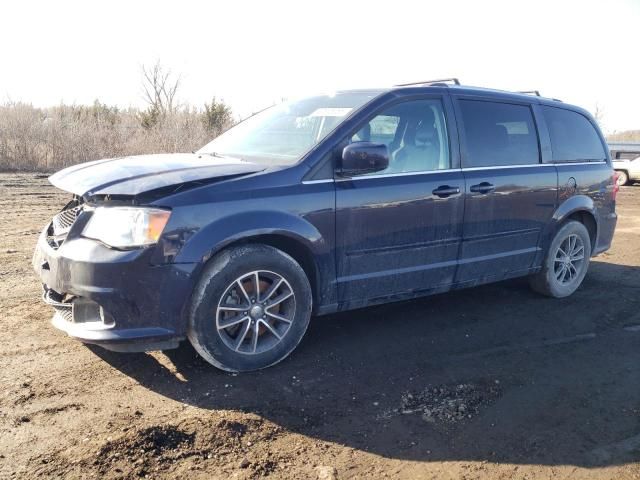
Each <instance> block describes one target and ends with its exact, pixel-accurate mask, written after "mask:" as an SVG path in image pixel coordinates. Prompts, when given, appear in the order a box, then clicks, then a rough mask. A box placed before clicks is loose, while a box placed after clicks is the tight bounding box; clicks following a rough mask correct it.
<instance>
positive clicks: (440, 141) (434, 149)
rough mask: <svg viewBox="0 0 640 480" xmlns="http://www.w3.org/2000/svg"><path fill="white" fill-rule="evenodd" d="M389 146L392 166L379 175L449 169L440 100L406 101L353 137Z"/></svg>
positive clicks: (366, 124)
mask: <svg viewBox="0 0 640 480" xmlns="http://www.w3.org/2000/svg"><path fill="white" fill-rule="evenodd" d="M354 142H374V143H382V144H384V145H386V146H387V149H388V151H389V167H388V168H387V169H385V170H383V171H382V172H376V174H389V173H407V172H424V171H433V170H442V169H447V168H449V165H450V163H449V138H448V136H447V127H446V123H445V117H444V109H443V107H442V102H440V100H414V101H410V102H404V103H400V104H397V105H394V106H392V107H389V108H388V109H387V110H385V111H383V112H381V113H379V114H378V115H376V116H375V117H373V118H372V119H371V120H369V121H368V122H367V123H365V124H364V125H363V126H362V127H361V128H360V130H358V131H357V132H356V133H355V134H354V135H353V136H352V137H351V139H350V143H354Z"/></svg>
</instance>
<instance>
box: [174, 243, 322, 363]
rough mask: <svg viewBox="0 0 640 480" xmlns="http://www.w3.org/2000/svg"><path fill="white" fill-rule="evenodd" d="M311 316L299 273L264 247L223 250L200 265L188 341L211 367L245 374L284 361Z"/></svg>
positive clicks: (281, 255) (280, 255)
mask: <svg viewBox="0 0 640 480" xmlns="http://www.w3.org/2000/svg"><path fill="white" fill-rule="evenodd" d="M310 317H311V288H310V286H309V280H308V279H307V276H306V275H305V272H304V270H302V268H301V267H300V265H298V263H297V262H296V261H295V260H294V259H293V258H291V257H290V256H289V255H287V254H286V253H284V252H282V251H280V250H278V249H276V248H273V247H270V246H267V245H243V246H239V247H235V248H230V249H227V250H224V251H222V252H221V253H219V254H218V255H217V256H215V257H214V258H213V259H212V260H211V261H210V262H209V264H208V265H207V266H206V267H205V269H204V272H203V273H202V277H201V279H200V281H199V283H198V285H197V287H196V289H195V291H194V294H193V298H192V304H191V310H190V316H189V330H188V333H187V335H188V337H189V340H190V341H191V344H192V345H193V346H194V348H195V349H196V351H197V352H198V353H199V354H200V355H201V356H202V357H203V358H204V359H205V360H206V361H208V362H209V363H211V364H212V365H214V366H216V367H218V368H220V369H222V370H227V371H234V372H237V371H250V370H258V369H261V368H265V367H268V366H271V365H273V364H275V363H278V362H279V361H281V360H283V359H284V358H285V357H287V356H288V355H289V354H290V353H291V352H292V351H293V349H294V348H295V347H296V346H297V345H298V343H299V342H300V340H301V339H302V337H303V335H304V333H305V331H306V329H307V326H308V325H309V319H310Z"/></svg>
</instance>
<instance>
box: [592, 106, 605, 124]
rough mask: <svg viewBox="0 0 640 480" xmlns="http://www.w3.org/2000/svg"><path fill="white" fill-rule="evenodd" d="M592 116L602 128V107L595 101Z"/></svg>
mask: <svg viewBox="0 0 640 480" xmlns="http://www.w3.org/2000/svg"><path fill="white" fill-rule="evenodd" d="M593 118H595V119H596V122H598V125H599V126H600V128H601V129H602V130H604V109H603V108H602V106H601V105H600V104H599V103H596V106H595V108H594V110H593Z"/></svg>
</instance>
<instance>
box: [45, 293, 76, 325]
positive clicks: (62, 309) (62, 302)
mask: <svg viewBox="0 0 640 480" xmlns="http://www.w3.org/2000/svg"><path fill="white" fill-rule="evenodd" d="M42 287H43V291H42V299H43V300H44V302H45V303H47V304H49V305H51V306H52V307H53V309H54V310H55V313H54V316H55V317H58V318H60V319H62V320H64V321H65V322H73V300H74V298H73V297H70V296H69V295H65V294H61V293H58V292H56V291H54V290H51V289H50V288H47V287H46V286H45V285H43V286H42Z"/></svg>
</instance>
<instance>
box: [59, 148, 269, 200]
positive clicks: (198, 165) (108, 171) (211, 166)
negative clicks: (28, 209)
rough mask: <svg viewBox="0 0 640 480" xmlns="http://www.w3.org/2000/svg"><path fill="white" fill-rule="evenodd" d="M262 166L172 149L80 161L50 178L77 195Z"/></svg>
mask: <svg viewBox="0 0 640 480" xmlns="http://www.w3.org/2000/svg"><path fill="white" fill-rule="evenodd" d="M264 169H265V167H264V166H262V165H256V164H253V163H247V162H243V161H240V160H238V159H234V158H216V157H212V156H210V155H198V154H195V153H171V154H157V155H137V156H134V157H121V158H112V159H105V160H96V161H93V162H87V163H81V164H80V165H75V166H73V167H69V168H65V169H64V170H60V171H59V172H57V173H55V174H53V175H51V176H50V177H49V181H50V182H51V183H52V184H53V185H54V186H56V187H58V188H60V189H62V190H66V191H68V192H71V193H74V194H76V195H80V196H93V195H138V194H140V193H144V192H148V191H150V190H155V189H157V188H162V187H168V186H171V185H177V184H181V183H185V182H192V181H197V180H207V179H212V178H219V179H223V178H224V177H231V176H237V175H247V174H250V173H255V172H259V171H261V170H264Z"/></svg>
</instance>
